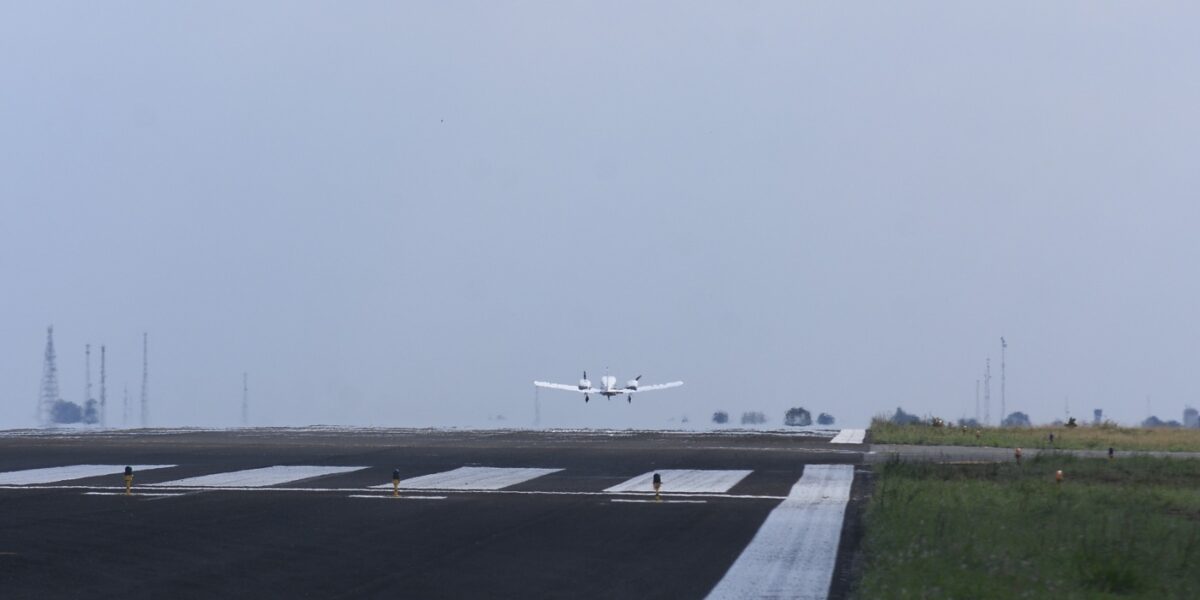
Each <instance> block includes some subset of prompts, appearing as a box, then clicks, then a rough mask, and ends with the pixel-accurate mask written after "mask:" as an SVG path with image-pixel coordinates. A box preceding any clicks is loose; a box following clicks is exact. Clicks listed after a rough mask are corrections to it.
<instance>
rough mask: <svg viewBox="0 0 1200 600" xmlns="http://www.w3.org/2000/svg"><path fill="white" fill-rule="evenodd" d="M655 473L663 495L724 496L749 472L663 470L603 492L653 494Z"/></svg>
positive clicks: (646, 474)
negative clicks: (660, 481) (659, 480)
mask: <svg viewBox="0 0 1200 600" xmlns="http://www.w3.org/2000/svg"><path fill="white" fill-rule="evenodd" d="M655 473H658V474H659V475H660V476H661V477H662V491H663V492H664V493H668V492H669V493H672V494H674V493H695V494H724V493H725V492H728V491H729V489H730V488H732V487H733V486H735V485H737V483H738V482H739V481H741V480H743V479H745V478H746V476H747V475H749V474H750V473H751V471H748V470H735V471H718V470H704V471H701V470H695V469H663V470H661V471H650V472H649V473H643V474H641V475H638V476H637V477H634V478H633V479H630V480H629V481H626V482H624V483H621V484H617V485H614V486H612V487H610V488H608V489H606V490H604V491H606V492H609V493H621V492H653V491H654V474H655Z"/></svg>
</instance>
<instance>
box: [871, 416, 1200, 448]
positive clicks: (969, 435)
mask: <svg viewBox="0 0 1200 600" xmlns="http://www.w3.org/2000/svg"><path fill="white" fill-rule="evenodd" d="M1051 433H1053V434H1054V447H1055V448H1063V449H1075V450H1107V449H1108V448H1109V447H1112V448H1116V449H1117V450H1160V451H1172V452H1178V451H1193V452H1200V429H1147V428H1142V427H1117V426H1114V425H1101V426H1098V427H1092V426H1087V427H1075V428H1067V427H983V428H981V429H979V433H978V435H976V430H974V429H968V430H967V431H963V430H962V429H961V428H959V427H953V426H949V427H932V426H929V425H894V424H892V423H889V422H887V421H885V420H882V419H876V420H875V421H873V422H872V423H871V441H872V443H875V444H920V445H931V446H995V447H998V448H1049V447H1050V434H1051Z"/></svg>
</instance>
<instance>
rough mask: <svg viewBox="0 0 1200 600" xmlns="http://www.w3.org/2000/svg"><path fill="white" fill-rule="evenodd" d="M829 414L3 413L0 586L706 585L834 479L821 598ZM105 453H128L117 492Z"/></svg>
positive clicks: (758, 558) (848, 527) (854, 448)
mask: <svg viewBox="0 0 1200 600" xmlns="http://www.w3.org/2000/svg"><path fill="white" fill-rule="evenodd" d="M834 433H836V432H829V433H828V434H827V435H822V436H816V437H813V436H797V435H781V434H769V433H762V434H731V433H722V434H698V433H677V432H670V433H659V432H587V431H550V432H529V431H475V432H470V431H462V432H458V431H430V430H379V429H366V430H342V429H305V430H271V429H250V430H229V431H169V430H144V431H133V432H121V431H115V432H92V433H84V434H78V435H40V434H32V433H31V434H27V435H26V434H20V433H10V434H6V435H0V596H2V597H4V598H47V597H50V598H57V597H62V598H103V597H121V598H130V597H133V598H163V597H172V598H201V597H203V598H211V597H303V598H359V597H384V596H386V597H402V598H464V597H471V598H480V597H487V598H563V597H571V598H704V597H706V596H708V595H709V594H710V592H712V591H713V590H714V588H715V587H716V586H717V584H718V582H722V583H721V589H722V590H728V589H734V590H735V591H736V590H737V589H739V588H737V585H738V583H739V581H742V582H744V581H745V580H753V579H754V576H753V570H752V569H753V568H755V565H757V564H758V563H760V562H762V561H763V560H768V561H771V560H776V559H774V558H771V557H773V556H774V554H772V547H771V546H770V544H772V543H775V542H773V540H776V539H787V538H788V536H789V535H790V536H791V537H792V538H796V535H798V534H795V533H792V532H791V531H790V530H787V529H786V528H787V527H790V526H791V525H789V524H790V523H792V522H793V521H796V520H797V519H801V520H802V519H803V515H801V516H799V517H797V516H796V515H798V514H801V513H797V512H795V511H792V510H789V509H788V507H789V506H791V505H792V504H797V503H799V504H804V503H809V504H811V502H812V500H811V498H810V497H811V496H812V495H813V494H814V493H815V494H817V496H816V498H817V499H818V500H817V501H818V502H820V498H828V497H829V496H830V495H837V494H843V493H844V494H845V495H847V496H848V498H849V502H848V504H847V503H846V502H845V500H844V499H842V500H838V501H837V502H838V506H845V509H844V510H845V515H846V517H845V525H844V527H841V525H840V524H838V523H836V522H834V524H833V525H832V527H834V528H835V529H834V530H832V531H833V532H832V533H830V530H829V529H828V522H830V521H831V520H832V519H834V518H837V519H840V515H841V512H840V511H841V510H842V509H841V508H837V510H836V511H834V512H830V511H829V510H828V509H827V507H822V508H820V512H821V514H822V515H824V516H823V517H822V519H823V521H821V523H826V525H823V526H825V527H826V529H825V530H824V532H821V531H817V530H809V529H805V530H802V531H803V532H804V533H803V536H812V537H814V538H816V537H821V536H823V537H824V538H829V539H827V540H826V541H830V539H831V540H832V543H833V546H832V548H831V549H830V550H829V552H836V557H826V558H828V562H829V564H830V565H833V572H832V580H831V584H830V585H829V587H828V589H827V592H828V597H831V598H839V597H842V596H844V595H845V594H846V592H847V591H848V585H849V582H850V581H851V579H852V578H853V570H854V565H855V562H856V561H855V557H856V555H857V547H858V538H859V537H860V535H861V526H860V523H859V520H858V516H859V514H860V511H861V507H862V504H863V502H864V501H865V497H866V493H867V491H869V485H870V482H869V474H868V473H867V472H866V471H865V470H864V469H861V468H856V467H855V466H854V465H858V464H861V463H862V462H863V460H864V453H865V452H866V450H867V447H866V446H864V445H862V444H830V443H829V442H830V438H832V437H833V434H834ZM858 439H859V440H861V436H859V437H858ZM81 465H107V466H111V467H113V468H111V469H109V468H108V467H107V466H101V467H99V468H98V470H97V469H92V468H90V467H81ZM124 465H139V467H138V468H137V470H136V472H135V474H134V487H133V492H134V495H132V496H125V495H124V493H123V483H122V478H121V473H120V470H121V469H122V468H123V466H124ZM806 465H847V466H834V467H821V468H820V469H811V470H810V471H811V472H812V473H811V474H810V477H809V480H812V479H813V478H814V477H818V476H819V477H821V478H822V479H821V480H820V481H817V482H816V484H820V485H821V486H824V485H827V481H826V480H830V481H833V480H838V481H840V480H842V479H844V480H845V481H844V486H843V488H844V489H842V490H841V491H839V492H836V493H834V492H825V491H821V490H825V489H826V488H824V487H814V485H816V484H811V485H799V484H798V483H799V482H800V481H801V479H802V476H804V475H805V467H806ZM152 467H153V468H152ZM35 469H41V470H40V471H34V470H35ZM89 469H91V470H89ZM821 469H833V470H837V476H836V477H832V478H830V476H828V475H825V474H824V473H825V472H826V471H823V470H821ZM394 470H396V471H399V476H400V479H401V483H402V489H401V492H400V497H398V498H396V497H392V474H393V471H394ZM655 472H657V473H660V474H661V475H662V476H663V487H662V497H661V500H656V499H655V498H654V494H653V491H652V489H650V487H649V481H650V477H651V475H652V474H653V473H655ZM818 472H819V473H821V474H820V475H818ZM830 472H832V471H830ZM95 473H100V474H95ZM68 476H69V477H70V478H69V479H62V478H63V477H68ZM6 478H7V483H6ZM55 479H58V480H57V481H54V480H55ZM809 480H805V481H806V483H808V481H809ZM851 481H852V483H851ZM380 486H381V487H380ZM846 486H848V488H847V487H846ZM814 490H817V491H816V492H814ZM847 490H848V491H847ZM822 494H824V495H822ZM785 500H786V502H785ZM777 508H778V509H779V510H780V511H784V512H776V514H775V516H772V517H771V519H770V521H768V516H769V515H772V513H773V511H776V509H777ZM835 508H836V507H835ZM830 515H833V517H831V516H830ZM767 523H769V524H767ZM771 524H777V525H771ZM820 526H822V525H820V523H818V527H820ZM772 527H779V528H783V529H778V530H771V531H768V530H769V529H771V528H772ZM806 527H807V525H806ZM837 528H841V532H840V533H838V532H837ZM760 529H762V530H763V532H762V534H761V535H758V536H757V537H756V534H758V533H759V531H760ZM797 531H801V530H797ZM831 536H832V537H831ZM751 540H754V544H753V545H752V546H753V548H754V550H753V551H752V552H748V553H747V557H746V558H743V559H742V560H741V561H739V562H738V569H736V570H735V571H734V572H731V567H732V566H733V565H734V563H735V561H738V559H739V557H740V556H741V555H742V554H743V551H745V550H746V549H747V547H748V546H751ZM839 540H840V544H839V543H838V541H839ZM801 541H802V540H801ZM781 543H782V542H781ZM790 543H798V542H797V541H796V540H795V539H793V541H792V542H790ZM764 548H765V550H764ZM810 550H811V549H810ZM751 554H753V556H751ZM764 556H765V557H767V558H766V559H764V558H763V557H764ZM800 556H803V554H795V556H793V557H792V560H796V557H800ZM810 558H811V557H810ZM810 558H806V559H805V562H806V563H807V562H811V560H810ZM786 559H787V557H786V556H784V557H783V558H781V559H780V560H786ZM779 565H786V562H780V563H778V564H776V565H775V566H774V567H771V566H770V565H768V567H770V568H775V567H778V566H779ZM764 568H767V567H764ZM746 569H751V571H746ZM792 571H794V569H792ZM746 572H749V573H750V576H747V575H746ZM727 573H731V574H730V577H729V579H728V580H726V581H722V579H723V578H724V577H725V576H726V574H727ZM794 576H795V575H794V573H793V575H792V577H794ZM827 576H828V575H827ZM739 578H740V579H739ZM735 580H736V581H735ZM824 585H825V584H824V583H823V582H821V581H818V585H817V587H823V586H824ZM737 593H740V592H736V593H735V594H734V595H735V596H736V595H737ZM719 595H722V596H729V594H727V593H722V594H719Z"/></svg>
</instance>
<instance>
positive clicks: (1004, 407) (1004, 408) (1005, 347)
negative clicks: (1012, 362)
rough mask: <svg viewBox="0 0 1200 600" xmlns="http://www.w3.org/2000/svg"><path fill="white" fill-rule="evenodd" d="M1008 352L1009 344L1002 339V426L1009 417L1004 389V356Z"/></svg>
mask: <svg viewBox="0 0 1200 600" xmlns="http://www.w3.org/2000/svg"><path fill="white" fill-rule="evenodd" d="M1007 350H1008V342H1006V341H1004V338H1003V337H1001V338H1000V422H1001V424H1003V422H1004V418H1005V417H1007V416H1008V405H1007V404H1006V403H1005V400H1007V398H1006V396H1005V393H1004V392H1005V389H1004V374H1005V369H1004V367H1005V360H1004V358H1005V357H1004V354H1005V352H1006V351H1007Z"/></svg>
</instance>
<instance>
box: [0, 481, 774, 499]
mask: <svg viewBox="0 0 1200 600" xmlns="http://www.w3.org/2000/svg"><path fill="white" fill-rule="evenodd" d="M388 487H391V486H390V484H389V486H388ZM124 489H125V488H123V487H120V486H91V485H0V490H4V491H19V490H23V491H29V490H62V491H80V490H100V491H121V493H122V494H123V493H124ZM161 489H164V490H166V489H169V490H170V491H179V492H184V491H187V492H275V493H296V492H299V493H305V494H331V493H332V494H336V493H356V492H357V493H362V492H368V491H370V490H371V488H295V487H184V486H171V487H169V488H161ZM428 491H435V492H449V493H454V494H484V495H491V494H494V495H513V496H604V497H612V496H634V497H643V498H653V497H654V492H565V491H563V492H556V491H539V490H428ZM134 493H135V494H136V493H137V492H134ZM662 497H664V498H669V497H680V498H720V499H723V500H784V499H786V498H787V497H786V496H769V495H758V494H696V493H689V494H672V493H668V492H663V494H662Z"/></svg>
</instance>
